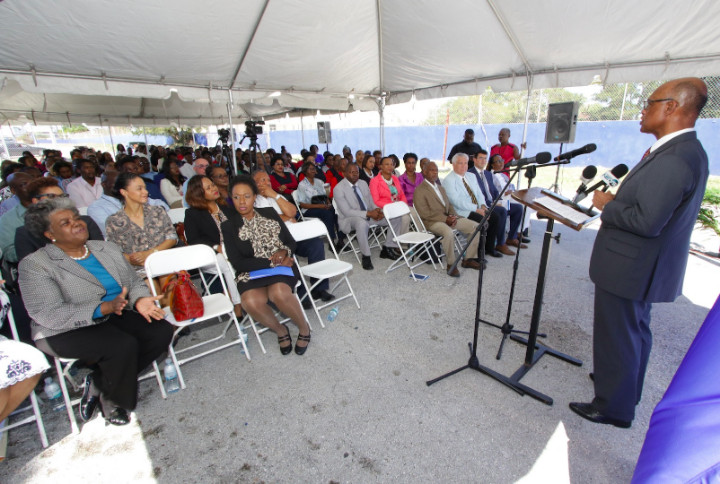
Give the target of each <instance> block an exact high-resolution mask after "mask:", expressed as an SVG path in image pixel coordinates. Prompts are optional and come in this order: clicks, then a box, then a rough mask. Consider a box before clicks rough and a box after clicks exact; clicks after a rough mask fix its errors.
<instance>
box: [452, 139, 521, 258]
mask: <svg viewBox="0 0 720 484" xmlns="http://www.w3.org/2000/svg"><path fill="white" fill-rule="evenodd" d="M452 168H453V171H451V172H450V173H449V174H448V175H447V176H446V177H445V180H443V184H442V186H443V188H445V193H446V194H447V196H448V199H449V200H450V203H452V205H453V208H454V209H455V212H457V214H458V215H459V216H461V217H466V218H469V219H470V220H473V221H475V222H478V223H479V222H481V221H482V218H483V216H484V215H485V213H486V212H487V209H488V206H489V204H488V201H487V199H486V197H485V195H484V194H483V192H482V191H481V190H480V186H479V185H478V182H477V178H476V177H475V176H474V175H473V174H470V175H468V174H467V170H468V155H466V154H465V153H456V154H455V156H453V158H452ZM499 212H500V211H498V210H493V211H492V212H491V213H490V216H489V218H488V229H487V239H486V241H485V253H486V254H489V255H491V256H493V257H502V254H501V253H500V252H499V251H498V250H496V248H498V247H496V246H497V240H498V238H499V237H504V232H505V223H506V219H507V213H506V214H505V215H504V216H502V217H500V215H499ZM498 232H502V233H503V235H500V234H499V233H498ZM504 249H505V250H506V251H508V252H510V254H514V252H512V251H510V250H509V249H508V248H507V246H505V247H504Z"/></svg>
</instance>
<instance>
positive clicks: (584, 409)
mask: <svg viewBox="0 0 720 484" xmlns="http://www.w3.org/2000/svg"><path fill="white" fill-rule="evenodd" d="M570 410H572V411H573V412H575V413H576V414H578V415H580V416H581V417H582V418H584V419H585V420H589V421H591V422H594V423H599V424H607V425H614V426H615V427H620V428H621V429H629V428H630V426H631V425H632V420H630V421H628V420H618V419H615V418H610V417H606V416H605V415H603V414H602V413H600V412H599V411H598V410H597V409H595V407H594V406H593V404H592V403H579V402H572V403H570Z"/></svg>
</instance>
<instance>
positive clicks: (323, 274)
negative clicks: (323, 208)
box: [288, 219, 360, 328]
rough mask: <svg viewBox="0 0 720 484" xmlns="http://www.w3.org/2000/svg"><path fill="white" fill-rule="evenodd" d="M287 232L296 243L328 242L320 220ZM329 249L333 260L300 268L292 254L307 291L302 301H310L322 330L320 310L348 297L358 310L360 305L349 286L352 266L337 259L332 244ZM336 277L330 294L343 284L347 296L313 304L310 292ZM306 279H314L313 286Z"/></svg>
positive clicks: (311, 221)
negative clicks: (352, 300) (321, 238)
mask: <svg viewBox="0 0 720 484" xmlns="http://www.w3.org/2000/svg"><path fill="white" fill-rule="evenodd" d="M288 230H290V234H291V235H292V236H293V238H294V239H295V240H296V241H297V242H300V241H303V240H308V239H313V238H315V237H325V238H326V239H327V240H328V242H330V234H328V231H327V227H325V224H324V223H322V221H321V220H316V219H313V220H307V221H305V222H298V223H294V224H289V225H288ZM330 248H331V249H332V252H333V254H334V255H335V258H334V259H325V260H321V261H318V262H314V263H312V264H308V265H306V266H301V265H300V262H299V261H298V258H297V256H296V255H294V254H293V257H294V258H295V264H297V266H298V269H299V270H300V278H301V279H302V281H303V284H305V289H307V291H305V295H304V296H303V299H305V298H309V299H310V302H311V304H312V307H313V310H314V311H315V314H316V315H317V318H318V320H319V321H320V326H322V327H323V328H324V327H325V323H323V320H322V318H321V317H320V310H321V309H324V308H326V307H328V306H332V305H334V304H335V303H337V302H339V301H342V300H343V299H347V298H349V297H352V298H353V299H354V300H355V305H356V306H357V307H358V309H360V303H359V302H358V300H357V297H355V292H354V291H353V288H352V286H351V285H350V280H349V279H348V273H349V272H350V271H351V270H352V268H353V266H352V264H350V263H348V262H344V261H341V260H340V257H338V254H337V251H336V250H335V247H334V246H333V245H332V244H330ZM337 276H342V277H341V278H340V279H339V280H338V281H337V282H336V283H335V285H334V286H332V288H331V289H330V292H334V291H335V289H337V288H338V286H339V285H340V284H342V283H343V282H345V283H346V284H347V287H348V290H349V291H350V292H349V293H348V294H345V295H344V296H341V297H338V298H336V299H335V300H333V301H330V302H327V303H325V304H322V305H320V306H318V305H317V304H315V300H314V299H313V298H312V295H311V294H312V290H313V289H314V288H315V287H316V286H317V285H318V284H320V282H322V281H323V280H325V279H330V278H332V277H337ZM308 278H313V279H316V282H315V284H312V285H310V284H309V280H308Z"/></svg>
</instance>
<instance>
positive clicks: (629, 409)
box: [593, 286, 652, 421]
mask: <svg viewBox="0 0 720 484" xmlns="http://www.w3.org/2000/svg"><path fill="white" fill-rule="evenodd" d="M651 306H652V305H651V304H650V303H648V302H644V301H633V300H630V299H625V298H622V297H619V296H616V295H614V294H611V293H609V292H607V291H605V290H604V289H601V288H599V287H597V286H595V317H594V321H593V371H594V374H595V375H594V377H595V399H594V400H593V405H594V406H595V408H596V409H597V410H599V411H600V412H601V413H602V414H603V415H605V416H607V417H611V418H615V419H619V420H627V421H630V420H633V418H635V406H636V405H637V404H638V402H640V396H641V395H642V388H643V383H644V381H645V370H646V369H647V364H648V359H649V358H650V349H651V348H652V333H651V332H650V309H651Z"/></svg>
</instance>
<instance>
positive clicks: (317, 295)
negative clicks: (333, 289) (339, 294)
mask: <svg viewBox="0 0 720 484" xmlns="http://www.w3.org/2000/svg"><path fill="white" fill-rule="evenodd" d="M312 297H313V299H322V300H323V301H325V302H328V301H332V300H333V299H335V296H333V295H332V294H330V293H329V292H327V291H326V290H324V289H323V290H322V291H313V292H312Z"/></svg>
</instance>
